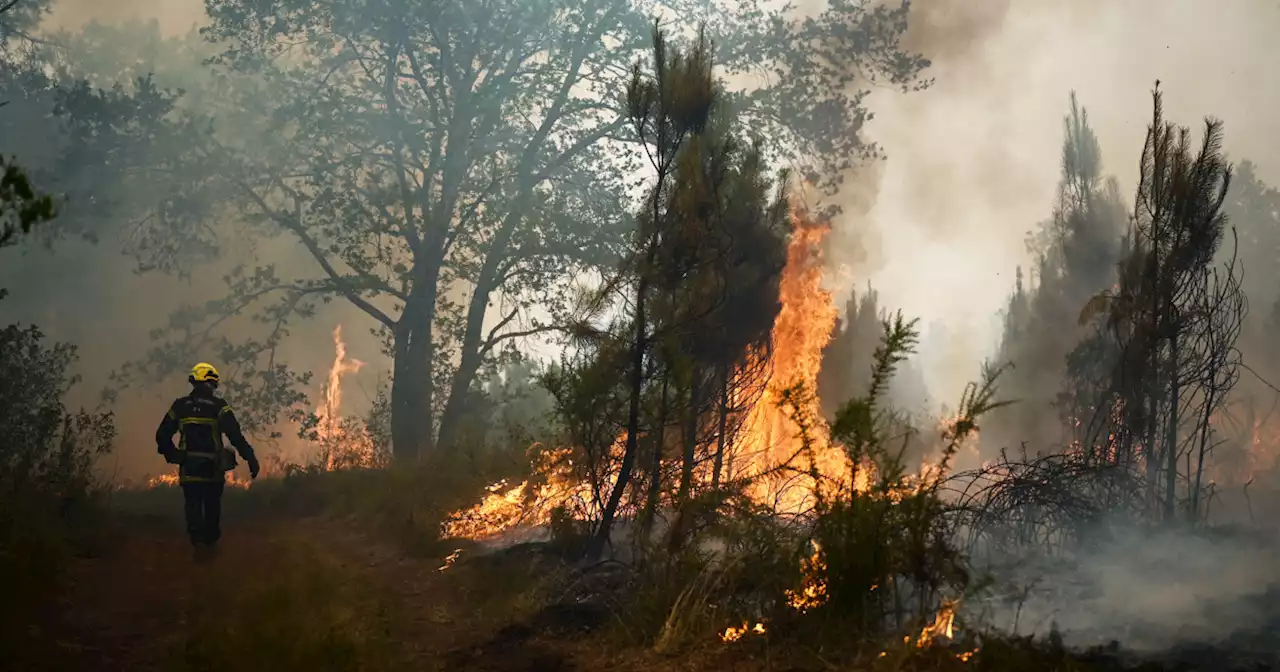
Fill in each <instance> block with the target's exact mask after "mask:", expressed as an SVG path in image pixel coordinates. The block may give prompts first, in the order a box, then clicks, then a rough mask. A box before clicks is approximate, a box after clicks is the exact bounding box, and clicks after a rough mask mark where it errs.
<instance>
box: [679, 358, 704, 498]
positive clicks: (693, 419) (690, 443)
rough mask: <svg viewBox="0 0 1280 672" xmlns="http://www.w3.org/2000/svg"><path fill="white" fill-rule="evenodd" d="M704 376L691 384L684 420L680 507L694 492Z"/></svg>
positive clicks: (698, 376) (694, 379)
mask: <svg viewBox="0 0 1280 672" xmlns="http://www.w3.org/2000/svg"><path fill="white" fill-rule="evenodd" d="M701 382H702V376H700V375H698V372H697V371H694V372H693V377H692V378H691V380H690V384H689V408H688V411H687V413H686V414H685V418H684V436H683V437H682V438H683V439H684V445H683V448H682V451H681V453H680V492H679V493H678V494H677V495H676V501H677V502H679V505H680V506H683V505H684V504H685V502H687V501H688V500H689V497H690V494H691V493H692V491H693V466H694V462H695V461H696V460H697V451H698V410H699V408H698V407H699V405H700V404H701V403H702V385H701Z"/></svg>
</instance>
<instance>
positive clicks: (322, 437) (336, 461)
mask: <svg viewBox="0 0 1280 672" xmlns="http://www.w3.org/2000/svg"><path fill="white" fill-rule="evenodd" d="M362 368H364V362H362V361H360V360H358V359H354V358H352V359H348V358H347V343H346V341H344V340H343V339H342V325H341V324H339V325H338V326H336V327H334V328H333V365H332V366H330V367H329V377H328V379H327V380H326V381H325V385H324V400H323V401H322V402H321V404H320V407H319V408H317V409H316V438H317V439H319V441H320V446H321V449H322V450H323V451H324V460H325V469H326V470H328V471H333V470H334V469H339V468H342V467H352V466H372V464H373V462H374V455H373V441H372V439H371V438H370V437H369V435H368V433H367V432H366V431H365V430H364V428H355V427H352V426H350V424H349V423H346V422H344V421H343V420H344V419H343V417H342V378H343V377H344V376H346V375H347V374H352V373H357V372H359V371H360V369H362Z"/></svg>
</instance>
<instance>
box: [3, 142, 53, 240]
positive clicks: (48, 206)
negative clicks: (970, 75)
mask: <svg viewBox="0 0 1280 672" xmlns="http://www.w3.org/2000/svg"><path fill="white" fill-rule="evenodd" d="M0 169H2V170H3V175H0V247H8V246H10V245H13V244H14V243H15V242H16V238H15V237H16V236H17V235H18V233H23V234H26V233H30V232H31V228H32V227H33V226H35V225H36V224H40V223H43V222H47V221H49V220H51V219H53V217H54V208H53V197H52V196H50V195H48V194H40V193H37V192H36V190H35V189H34V188H33V187H32V186H31V181H30V180H29V179H28V178H27V174H26V172H24V171H23V170H22V169H21V168H19V167H18V166H17V165H16V164H14V163H13V162H12V161H6V160H5V159H3V158H0Z"/></svg>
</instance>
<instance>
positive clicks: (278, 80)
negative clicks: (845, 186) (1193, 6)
mask: <svg viewBox="0 0 1280 672" xmlns="http://www.w3.org/2000/svg"><path fill="white" fill-rule="evenodd" d="M687 4H689V6H688V7H685V6H682V4H681V3H680V2H673V3H668V4H667V5H666V6H665V8H664V10H663V11H664V12H667V13H668V14H669V15H673V16H676V17H679V20H678V21H677V22H676V23H677V24H681V25H692V22H693V21H695V20H697V19H700V18H706V17H708V16H709V17H711V18H713V20H712V21H710V22H709V24H710V26H711V28H710V30H711V33H712V36H713V37H714V38H716V39H717V41H718V42H719V43H721V44H722V45H723V53H724V58H723V59H722V63H723V65H724V70H725V71H727V72H728V73H730V74H748V73H749V74H753V75H758V74H765V75H767V76H768V77H767V78H766V82H767V83H766V84H764V85H759V86H753V87H750V88H747V89H745V90H743V91H740V92H739V93H737V94H735V95H733V96H732V97H731V99H732V103H733V106H734V107H735V108H736V109H737V112H738V113H739V114H740V115H741V116H742V117H744V118H746V119H748V120H749V122H750V123H751V124H752V125H753V126H754V127H755V128H757V129H758V130H760V131H761V135H762V136H764V137H770V138H774V139H775V140H777V144H778V145H779V147H780V149H782V150H784V153H782V154H781V156H784V157H785V158H789V159H792V160H796V161H798V162H800V163H801V164H802V166H804V167H805V168H806V171H807V173H808V174H809V175H810V176H811V178H812V179H813V180H814V181H816V182H817V183H819V184H820V185H821V186H822V187H823V188H825V189H826V190H827V191H828V192H834V191H835V190H836V189H837V188H838V185H839V180H840V179H841V177H842V176H843V174H844V173H845V171H847V170H848V169H849V168H851V167H852V166H853V165H854V164H855V162H856V161H857V160H859V159H861V158H865V157H867V156H870V155H874V153H875V150H874V147H871V146H869V145H867V144H865V143H864V142H863V141H862V140H861V139H860V138H859V131H860V129H861V126H862V124H863V123H864V122H865V120H866V119H867V112H866V110H865V109H864V108H863V106H862V105H861V101H862V97H863V96H864V95H865V91H866V89H867V87H868V86H869V85H870V83H871V82H872V80H882V81H883V82H886V83H891V84H893V85H896V86H903V87H908V86H912V85H915V84H916V83H917V79H916V78H917V75H918V73H919V71H920V69H921V68H922V67H924V65H925V63H924V61H922V60H921V59H919V58H915V57H912V56H910V55H908V54H905V53H903V52H902V51H900V50H899V48H898V46H897V44H898V37H899V36H900V35H901V33H902V31H903V30H904V28H905V16H906V7H905V5H904V6H902V7H898V8H888V7H886V6H882V5H877V6H875V7H871V6H869V4H868V3H862V2H852V1H842V2H833V3H829V5H828V8H827V9H825V10H824V11H823V12H822V13H821V14H819V15H816V16H812V17H806V18H803V19H795V18H792V17H793V14H794V12H793V8H791V7H780V8H773V7H768V6H766V5H764V4H763V3H750V2H749V3H725V4H724V6H718V5H716V4H715V3H702V2H699V3H687ZM206 8H207V11H208V14H209V19H210V24H209V26H208V27H207V28H206V29H205V35H206V36H207V37H208V38H210V39H211V40H214V41H216V42H218V43H220V44H222V45H225V47H226V48H225V51H224V52H223V53H222V54H221V56H220V57H219V58H218V59H217V63H218V67H219V68H220V69H221V71H222V72H224V73H239V74H241V75H252V76H253V77H254V78H257V79H258V80H259V81H260V82H262V86H263V88H262V90H260V91H250V92H248V94H247V95H244V96H243V97H242V98H241V99H239V100H237V101H236V102H235V104H234V107H235V108H237V109H238V110H241V111H244V110H252V111H254V112H255V113H257V114H258V115H260V116H259V119H260V120H261V123H262V125H263V131H264V132H263V133H262V135H261V136H260V137H259V138H257V139H256V141H254V142H240V143H233V142H227V141H226V140H225V139H222V138H221V137H220V136H217V135H214V136H210V138H209V139H208V142H207V143H206V144H204V145H203V147H202V149H201V151H200V152H199V154H198V158H199V163H200V165H201V166H204V167H206V168H208V169H210V170H211V171H213V172H214V173H215V174H217V175H218V176H219V177H220V178H221V179H222V180H223V183H224V184H225V185H226V186H227V187H228V188H230V189H231V193H230V194H229V198H230V202H232V203H234V204H236V205H237V206H239V207H240V210H241V214H242V215H243V216H244V217H245V218H246V219H247V220H248V221H250V222H251V223H253V224H254V225H257V226H259V227H260V230H262V231H270V232H274V233H276V234H280V235H285V236H289V237H292V238H293V239H295V240H296V241H298V243H300V245H301V246H302V247H303V248H305V249H306V250H307V252H308V253H309V255H310V256H311V258H312V260H313V262H314V272H313V273H292V272H290V273H285V272H283V271H281V270H280V269H276V268H273V267H271V266H269V265H267V266H263V267H261V268H258V269H256V270H250V269H247V268H246V269H245V271H244V272H243V273H241V274H238V275H233V276H232V277H231V279H230V283H229V297H228V300H226V301H223V302H220V303H219V304H218V306H217V308H218V309H219V310H217V311H205V315H206V317H207V319H208V320H209V321H217V320H219V319H222V318H220V317H219V313H220V312H221V313H226V312H235V313H242V312H252V311H259V312H265V313H266V314H268V315H269V316H270V319H272V320H273V321H277V322H284V321H287V320H288V319H289V318H291V317H293V316H296V315H298V314H303V315H305V314H306V312H307V311H308V310H310V308H311V307H312V306H313V305H314V304H315V303H316V302H320V301H329V300H332V299H341V300H345V301H347V302H349V303H350V304H352V305H353V306H355V307H356V308H358V309H359V310H360V311H362V312H363V313H364V314H365V315H367V316H368V317H369V319H370V320H371V321H372V323H373V324H374V326H375V328H376V329H378V330H379V331H380V332H381V333H382V334H383V335H384V336H385V338H386V345H387V352H388V354H389V355H391V357H392V359H393V383H392V389H391V407H392V435H393V442H394V445H395V451H396V454H397V455H398V456H400V457H412V456H414V455H416V454H418V453H419V451H420V450H423V449H430V448H431V447H432V446H434V445H435V444H437V443H441V444H449V443H453V442H455V441H456V438H457V433H458V432H457V430H458V427H459V420H460V419H461V418H462V417H463V416H464V415H465V414H466V412H467V408H466V404H467V401H468V399H469V398H470V394H469V393H470V392H471V390H472V388H473V386H474V384H475V382H476V378H477V375H478V374H479V372H481V371H482V369H483V368H484V367H485V366H486V365H487V364H490V363H493V362H495V361H496V360H500V359H502V358H504V357H506V358H514V357H515V356H516V355H517V346H518V345H519V344H521V343H522V339H523V338H524V337H527V336H530V335H532V334H536V333H539V332H545V331H548V330H551V329H553V328H555V326H556V325H557V324H558V323H559V322H560V320H559V319H557V318H558V315H559V314H560V312H561V310H562V309H563V308H564V307H565V306H564V303H565V301H564V299H565V298H566V287H567V283H566V282H565V281H566V279H569V278H572V277H574V276H575V275H576V274H577V272H578V271H581V270H585V269H588V268H593V267H596V266H598V265H600V264H602V263H608V262H610V261H611V260H612V259H614V258H615V257H614V256H613V255H612V254H609V251H610V250H611V248H612V247H613V246H614V245H616V244H617V243H619V242H620V241H621V240H622V235H623V232H624V227H622V226H621V224H622V223H623V222H624V221H625V219H626V218H625V217H624V216H623V213H624V212H625V211H626V209H627V202H628V196H629V194H630V193H631V189H630V188H631V187H632V186H633V184H632V182H633V180H634V179H636V178H635V177H634V176H635V175H636V171H637V170H638V169H640V168H641V166H642V165H643V163H642V162H641V161H640V160H639V159H640V158H641V157H640V153H639V152H638V151H636V150H635V149H634V145H633V143H634V140H635V138H634V135H633V134H632V133H630V132H628V130H627V128H626V126H625V124H624V119H625V110H624V109H623V107H624V106H623V101H622V100H621V99H620V98H621V96H620V95H619V94H620V92H621V91H622V90H623V89H624V88H625V85H626V82H627V81H628V78H629V76H630V72H629V66H630V63H631V61H632V58H633V57H634V55H635V54H636V53H637V51H636V50H637V49H641V48H643V46H644V45H645V42H646V38H647V33H648V25H647V23H648V22H647V21H646V20H645V18H644V16H643V14H642V12H641V10H642V9H644V8H639V7H637V6H636V5H634V4H632V3H631V2H629V0H587V1H585V2H582V1H578V0H575V1H573V2H570V1H568V0H538V1H536V2H528V1H520V2H517V1H515V0H490V1H487V2H467V3H461V2H409V1H408V0H375V1H373V2H366V3H349V2H339V1H338V0H272V1H270V2H260V1H256V0H255V1H249V0H208V2H207V3H206ZM648 9H654V8H653V7H648ZM242 93H243V92H242ZM264 94H265V95H264ZM151 233H152V234H153V236H154V237H155V240H156V241H157V243H156V244H158V245H161V246H162V247H164V246H166V244H165V243H161V242H159V241H160V240H161V239H165V238H168V239H169V240H179V241H184V240H185V241H190V240H196V241H200V242H202V243H207V241H206V240H205V238H204V237H203V236H202V235H198V233H197V232H196V231H192V230H182V229H181V228H175V227H167V228H164V229H155V230H153V231H152V232H151ZM254 352H255V351H253V350H245V351H243V354H246V355H247V356H250V357H252V356H253V355H254ZM228 354H232V353H228Z"/></svg>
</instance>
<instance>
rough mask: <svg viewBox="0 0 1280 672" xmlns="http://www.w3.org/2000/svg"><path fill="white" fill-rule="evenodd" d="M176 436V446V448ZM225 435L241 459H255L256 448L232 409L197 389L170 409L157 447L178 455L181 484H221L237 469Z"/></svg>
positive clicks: (217, 398) (161, 425)
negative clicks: (227, 448) (175, 437)
mask: <svg viewBox="0 0 1280 672" xmlns="http://www.w3.org/2000/svg"><path fill="white" fill-rule="evenodd" d="M175 433H176V434H178V445H177V446H174V445H173V435H174V434H175ZM224 434H225V435H226V436H227V439H228V440H230V442H231V445H233V446H235V448H236V451H237V452H239V453H240V456H241V457H242V458H244V459H245V460H246V461H251V460H252V459H253V448H251V447H250V446H249V442H248V441H246V440H245V438H244V434H243V433H242V432H241V430H240V423H239V421H238V420H237V419H236V416H235V413H233V412H232V410H231V406H230V405H229V404H227V402H226V401H224V400H223V399H221V398H219V397H216V396H214V395H213V394H212V392H211V391H205V390H204V389H202V388H201V387H197V388H196V389H195V390H193V391H192V393H191V394H189V395H187V396H185V397H179V398H178V399H176V400H174V402H173V404H172V405H170V407H169V411H168V413H166V414H165V417H164V419H163V420H161V421H160V427H159V429H157V430H156V443H157V446H158V447H159V450H160V452H161V453H164V452H165V451H166V450H168V451H176V453H177V455H178V462H179V465H180V466H179V467H178V481H179V482H180V483H193V482H221V481H223V480H225V479H226V472H227V470H229V469H231V468H232V467H234V466H235V455H234V454H233V453H232V452H231V451H229V450H226V447H225V445H224V444H223V441H222V436H223V435H224Z"/></svg>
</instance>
